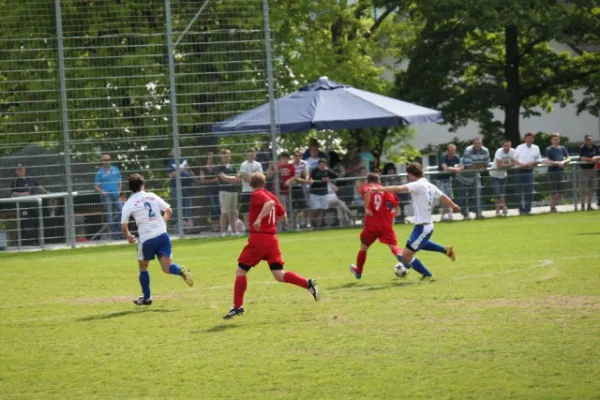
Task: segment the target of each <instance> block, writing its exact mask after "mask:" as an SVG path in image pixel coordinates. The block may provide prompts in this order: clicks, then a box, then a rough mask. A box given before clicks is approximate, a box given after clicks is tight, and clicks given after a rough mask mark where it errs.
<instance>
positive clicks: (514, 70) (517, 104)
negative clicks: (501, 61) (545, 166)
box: [504, 25, 521, 146]
mask: <svg viewBox="0 0 600 400" xmlns="http://www.w3.org/2000/svg"><path fill="white" fill-rule="evenodd" d="M518 35H519V33H518V30H517V27H516V26H515V25H508V26H507V27H506V28H505V29H504V45H505V46H506V60H505V61H506V67H505V68H506V71H505V74H506V93H507V101H506V103H505V104H504V134H505V136H506V139H510V140H512V142H513V145H515V146H516V145H517V144H519V143H520V142H521V132H520V131H519V116H520V111H521V83H520V82H519V62H520V60H519V42H518Z"/></svg>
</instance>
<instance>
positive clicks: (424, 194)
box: [371, 163, 460, 282]
mask: <svg viewBox="0 0 600 400" xmlns="http://www.w3.org/2000/svg"><path fill="white" fill-rule="evenodd" d="M406 173H407V174H408V180H409V181H410V182H409V183H407V184H406V185H402V186H387V187H383V186H379V187H377V186H376V187H373V188H372V189H371V191H372V192H392V193H406V192H408V193H410V195H411V198H412V208H413V210H414V213H415V221H414V224H415V227H414V228H413V231H412V234H411V235H410V237H409V238H408V241H407V242H406V247H405V248H404V250H402V262H403V264H404V265H405V267H406V268H411V267H412V269H414V270H415V271H417V272H418V273H420V274H421V275H423V276H422V277H421V281H423V282H426V281H430V282H433V281H434V280H435V277H434V276H433V274H432V273H431V272H429V270H428V269H427V268H426V267H425V266H424V265H423V263H422V262H421V261H420V260H419V259H418V258H416V257H415V253H417V252H418V251H419V250H425V251H436V252H438V253H442V254H445V255H447V256H448V257H449V258H450V259H451V260H452V261H454V260H455V259H456V257H455V254H454V249H453V248H452V246H441V245H439V244H437V243H435V242H432V241H431V240H429V239H430V238H431V235H432V234H433V221H432V219H431V209H432V207H433V200H434V199H440V201H441V203H442V206H444V207H446V208H451V209H452V211H454V212H459V211H460V207H459V206H457V205H456V204H455V203H454V202H453V201H452V199H450V197H448V196H446V195H445V194H444V193H442V191H441V190H440V189H438V187H437V186H435V185H434V184H432V183H430V182H429V181H428V180H427V179H425V178H423V167H421V164H419V163H410V164H408V167H407V168H406Z"/></svg>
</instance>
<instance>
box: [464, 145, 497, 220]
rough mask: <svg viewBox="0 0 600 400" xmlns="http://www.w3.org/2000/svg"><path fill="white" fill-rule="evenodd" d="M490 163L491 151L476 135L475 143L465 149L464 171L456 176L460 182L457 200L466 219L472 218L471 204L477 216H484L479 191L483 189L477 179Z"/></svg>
mask: <svg viewBox="0 0 600 400" xmlns="http://www.w3.org/2000/svg"><path fill="white" fill-rule="evenodd" d="M489 164H490V152H489V151H488V149H487V148H485V147H483V141H482V140H481V138H480V137H476V138H475V139H473V144H472V145H471V146H469V147H467V148H466V149H465V152H464V154H463V159H462V166H463V168H464V171H462V173H460V174H459V175H457V177H456V179H457V180H458V182H459V183H460V185H459V191H458V196H457V199H456V200H457V202H458V204H459V206H460V209H461V212H462V214H463V216H464V217H465V218H466V219H468V218H470V217H469V206H471V208H474V209H475V216H476V218H478V219H480V218H483V215H482V213H481V211H482V210H481V192H479V194H478V193H477V192H478V190H479V191H480V190H481V189H480V188H478V185H477V180H478V179H479V176H478V175H479V174H480V173H481V172H484V171H487V168H488V166H489ZM469 203H470V204H469Z"/></svg>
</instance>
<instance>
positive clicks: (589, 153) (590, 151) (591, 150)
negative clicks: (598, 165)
mask: <svg viewBox="0 0 600 400" xmlns="http://www.w3.org/2000/svg"><path fill="white" fill-rule="evenodd" d="M579 156H580V157H589V158H592V157H596V156H600V150H599V149H598V146H596V145H595V144H594V145H592V147H587V146H586V145H585V144H584V145H581V147H580V148H579ZM580 165H581V169H593V168H594V164H592V163H585V164H580Z"/></svg>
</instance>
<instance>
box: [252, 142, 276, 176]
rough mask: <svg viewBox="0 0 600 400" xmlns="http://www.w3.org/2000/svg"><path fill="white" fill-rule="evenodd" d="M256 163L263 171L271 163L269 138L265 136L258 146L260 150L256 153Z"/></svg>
mask: <svg viewBox="0 0 600 400" xmlns="http://www.w3.org/2000/svg"><path fill="white" fill-rule="evenodd" d="M256 161H258V162H259V163H260V166H261V167H262V170H263V171H267V170H268V169H269V165H271V162H272V161H273V152H272V151H271V138H269V137H268V136H265V137H264V138H263V140H262V142H261V144H260V148H259V149H258V151H257V152H256Z"/></svg>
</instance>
